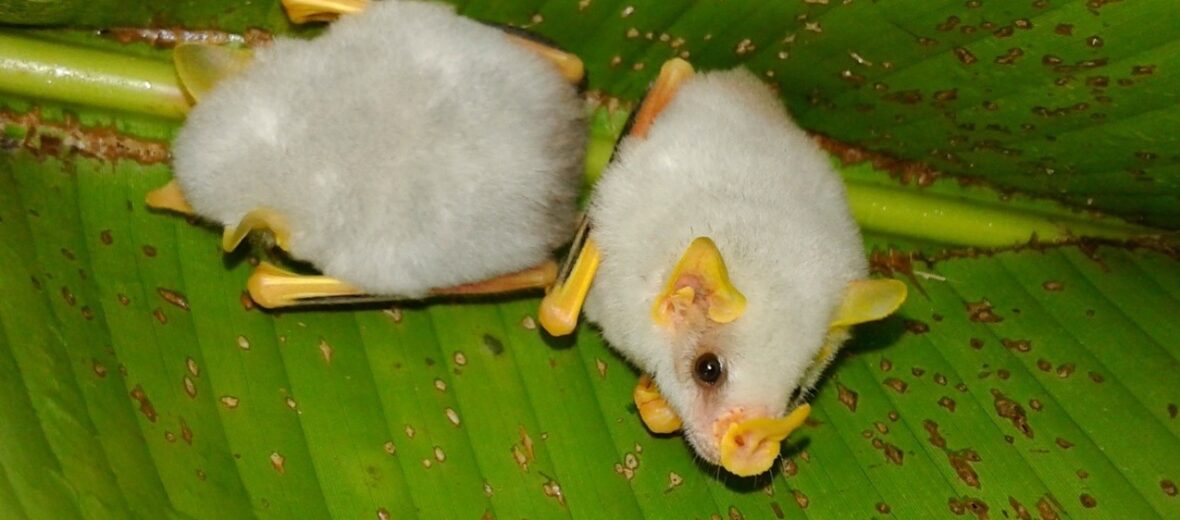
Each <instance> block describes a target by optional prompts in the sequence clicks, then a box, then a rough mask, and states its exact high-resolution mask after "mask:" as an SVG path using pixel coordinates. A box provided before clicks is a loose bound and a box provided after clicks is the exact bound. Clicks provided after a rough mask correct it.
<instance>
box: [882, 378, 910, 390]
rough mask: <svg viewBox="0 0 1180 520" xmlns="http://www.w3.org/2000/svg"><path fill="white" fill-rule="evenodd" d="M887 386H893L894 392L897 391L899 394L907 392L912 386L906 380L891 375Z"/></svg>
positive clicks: (887, 380) (886, 383)
mask: <svg viewBox="0 0 1180 520" xmlns="http://www.w3.org/2000/svg"><path fill="white" fill-rule="evenodd" d="M885 386H888V387H889V388H892V389H893V391H894V392H897V393H899V394H904V393H905V392H906V390H907V389H908V388H909V387H910V385H908V384H906V382H905V381H902V380H900V379H897V378H896V377H891V378H888V379H886V380H885Z"/></svg>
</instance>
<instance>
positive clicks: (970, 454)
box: [946, 449, 980, 489]
mask: <svg viewBox="0 0 1180 520" xmlns="http://www.w3.org/2000/svg"><path fill="white" fill-rule="evenodd" d="M946 458H947V461H949V462H950V464H951V467H952V468H954V470H955V474H956V475H958V476H959V480H962V481H963V483H964V484H967V485H968V486H971V487H973V488H976V489H978V488H979V474H978V473H976V472H975V468H972V467H971V463H972V462H979V460H980V458H979V454H978V453H975V451H974V450H970V449H965V450H959V451H947V452H946Z"/></svg>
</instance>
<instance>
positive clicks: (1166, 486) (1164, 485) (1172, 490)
mask: <svg viewBox="0 0 1180 520" xmlns="http://www.w3.org/2000/svg"><path fill="white" fill-rule="evenodd" d="M1160 489H1161V490H1163V492H1164V494H1165V495H1168V496H1170V497H1174V496H1176V483H1175V482H1172V481H1171V480H1169V479H1163V480H1161V481H1160Z"/></svg>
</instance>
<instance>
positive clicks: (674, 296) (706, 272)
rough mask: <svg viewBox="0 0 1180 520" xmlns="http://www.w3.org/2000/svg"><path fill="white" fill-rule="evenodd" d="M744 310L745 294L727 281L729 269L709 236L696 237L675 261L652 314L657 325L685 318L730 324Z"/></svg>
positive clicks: (680, 320) (681, 320) (678, 322)
mask: <svg viewBox="0 0 1180 520" xmlns="http://www.w3.org/2000/svg"><path fill="white" fill-rule="evenodd" d="M694 309H700V310H701V311H703V313H699V312H694ZM745 311H746V297H745V296H743V295H742V293H741V292H739V291H738V290H737V288H736V287H734V286H733V283H732V282H730V281H729V271H728V270H726V268H725V259H724V258H722V257H721V251H719V250H718V249H717V244H714V243H713V240H712V239H710V238H709V237H699V238H697V239H696V240H693V241H692V244H690V245H689V246H688V249H686V250H685V251H684V255H683V256H681V257H680V261H679V262H677V263H676V268H675V269H674V270H673V271H672V275H671V276H669V277H668V282H667V283H666V284H665V285H664V290H663V291H662V292H661V293H660V295H659V297H657V298H656V301H655V304H654V305H653V306H652V309H651V314H652V319H653V320H654V321H655V322H656V323H657V324H659V325H663V326H679V325H680V324H682V323H683V322H685V321H694V320H698V319H705V318H707V319H709V320H710V321H713V322H714V323H729V322H731V321H733V320H736V319H738V318H739V317H740V316H741V315H742V313H744V312H745Z"/></svg>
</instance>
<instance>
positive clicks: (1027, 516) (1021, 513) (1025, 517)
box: [1008, 495, 1032, 520]
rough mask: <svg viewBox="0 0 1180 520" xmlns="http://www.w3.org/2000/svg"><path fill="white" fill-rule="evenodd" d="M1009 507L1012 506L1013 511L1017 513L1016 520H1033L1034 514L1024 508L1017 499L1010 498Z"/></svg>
mask: <svg viewBox="0 0 1180 520" xmlns="http://www.w3.org/2000/svg"><path fill="white" fill-rule="evenodd" d="M1008 505H1010V506H1012V511H1013V512H1015V513H1016V518H1019V519H1020V520H1032V513H1029V512H1028V508H1027V507H1024V504H1021V503H1020V501H1019V500H1016V497H1014V496H1011V495H1009V496H1008Z"/></svg>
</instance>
